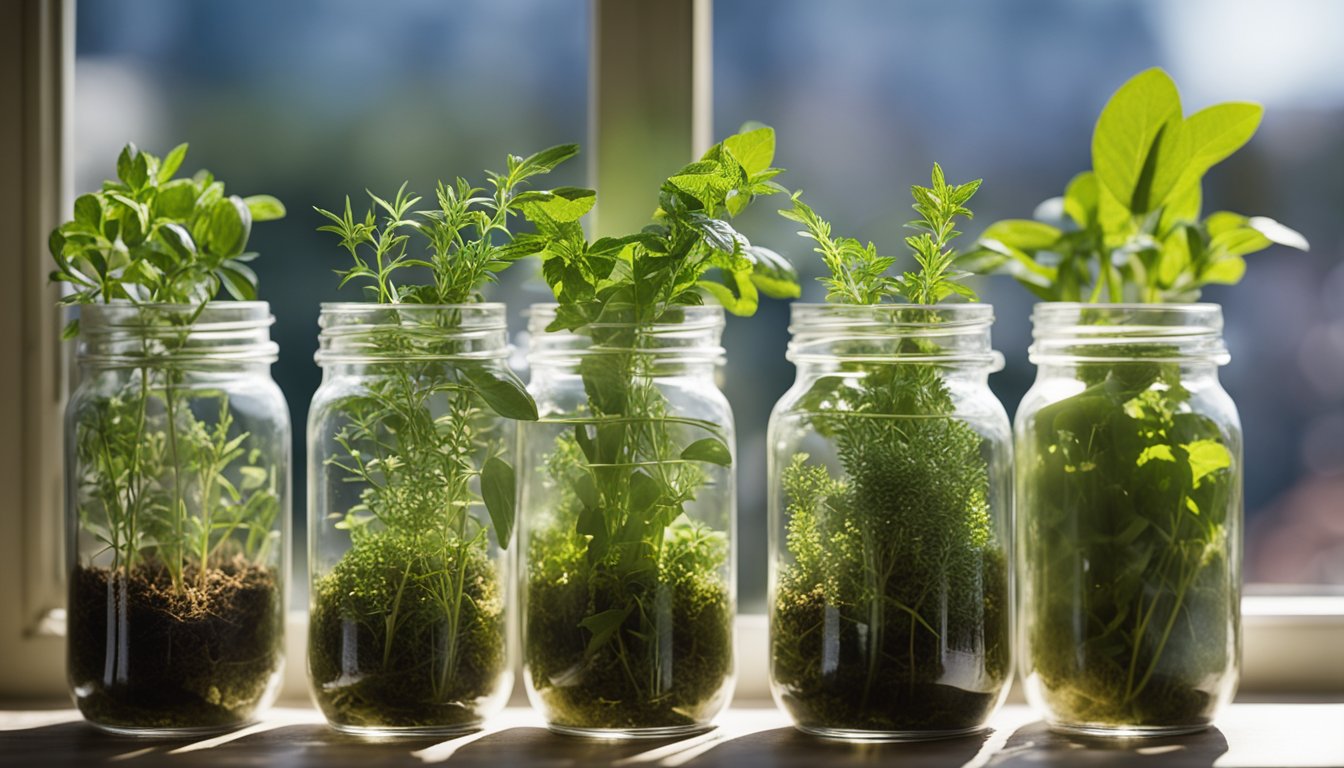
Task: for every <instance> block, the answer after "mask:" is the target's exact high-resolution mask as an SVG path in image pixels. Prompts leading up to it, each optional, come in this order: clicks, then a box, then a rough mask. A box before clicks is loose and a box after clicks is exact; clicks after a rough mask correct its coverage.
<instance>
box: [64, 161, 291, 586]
mask: <svg viewBox="0 0 1344 768" xmlns="http://www.w3.org/2000/svg"><path fill="white" fill-rule="evenodd" d="M186 153H187V145H186V144H180V145H178V146H177V147H175V148H174V149H173V150H172V151H171V152H169V153H168V155H167V156H166V157H164V158H163V159H162V160H160V159H159V158H158V157H156V156H154V155H152V154H150V153H148V152H143V151H140V150H138V149H137V148H136V147H135V145H134V144H127V145H126V147H125V148H124V149H123V150H122V152H121V154H120V156H119V157H118V158H117V177H118V179H117V180H116V181H105V182H103V186H102V189H101V190H99V191H97V192H93V193H89V194H84V195H80V196H79V197H78V198H77V199H76V200H75V209H74V214H75V215H74V218H73V219H71V220H70V221H67V222H65V223H63V224H61V225H60V226H59V227H57V228H56V229H55V230H54V231H53V232H52V233H51V238H50V241H49V244H50V249H51V254H52V258H53V259H54V260H55V263H56V269H55V271H53V272H52V273H51V280H53V281H57V282H63V283H66V284H67V285H68V287H69V288H70V291H69V292H68V293H67V294H66V295H65V296H64V297H63V298H62V300H61V303H62V304H66V305H73V304H94V303H112V302H130V303H132V304H135V305H139V307H140V308H139V310H138V315H137V319H138V321H139V322H140V323H141V324H142V325H143V332H142V333H140V334H138V336H137V337H136V338H133V339H132V341H138V342H139V349H137V350H133V351H130V352H127V354H129V355H131V356H135V357H138V358H139V361H140V362H139V364H138V365H137V366H135V367H132V368H130V369H128V371H129V372H128V373H125V374H119V375H118V376H115V377H111V378H109V379H108V380H107V381H108V382H110V383H111V384H112V385H113V386H114V388H115V391H113V392H111V393H104V392H98V393H95V394H93V395H90V396H87V397H85V398H84V399H83V400H81V401H80V402H79V403H78V406H77V411H76V413H75V414H74V417H73V422H74V424H75V430H76V433H75V434H76V441H75V447H74V450H75V455H76V462H77V464H76V479H75V485H76V501H75V505H76V508H77V512H78V514H79V519H80V522H81V526H82V528H83V529H84V530H85V531H86V532H87V533H89V534H90V535H92V536H93V537H94V538H95V539H96V540H97V541H98V542H100V543H101V544H102V545H103V547H104V549H103V550H101V551H98V552H95V553H94V554H93V556H92V558H91V559H92V560H93V561H97V562H107V563H109V564H110V566H111V568H112V569H113V570H114V571H120V572H130V571H132V570H134V569H136V568H137V567H140V566H143V565H146V564H149V565H152V566H153V567H163V568H166V569H167V571H168V572H169V573H170V574H171V582H172V584H173V586H174V589H175V591H178V592H181V591H182V590H183V589H185V588H186V587H187V586H188V585H187V584H186V580H185V579H184V576H183V574H184V573H185V571H186V569H187V567H188V565H189V564H191V563H194V564H195V573H196V574H197V579H196V581H197V582H198V583H197V584H196V586H197V588H200V587H201V586H202V585H203V584H204V583H205V580H206V579H207V576H208V573H209V571H210V569H211V568H212V567H214V566H215V565H216V564H217V563H220V562H224V561H228V560H230V559H231V558H233V557H234V556H235V555H236V554H239V553H240V552H241V553H242V554H243V555H244V556H245V557H246V558H248V559H249V560H252V561H261V560H264V559H265V558H266V556H267V555H268V552H269V547H270V546H271V544H272V543H273V539H274V537H275V535H276V534H275V532H274V531H273V530H272V528H273V527H274V522H275V520H276V516H277V514H278V513H279V495H278V491H277V483H278V480H277V472H276V468H275V466H273V464H272V463H271V461H270V457H268V456H265V455H263V453H262V451H261V449H260V448H258V447H256V446H255V445H252V444H251V443H253V442H254V441H252V440H250V437H251V436H250V434H249V433H248V432H245V431H240V430H238V429H236V428H235V427H234V419H233V414H232V412H231V411H230V409H229V399H228V396H227V394H226V393H224V392H221V391H218V390H215V389H210V388H206V389H201V388H199V387H197V386H195V385H191V386H188V384H187V377H188V374H187V373H186V372H185V371H184V370H182V369H181V368H180V367H178V366H176V365H173V364H171V362H170V360H171V357H172V355H173V354H174V353H175V352H177V351H178V350H180V349H181V348H182V347H183V346H184V345H185V344H186V343H187V339H188V336H189V334H190V332H191V328H192V326H193V324H194V323H195V321H196V319H197V318H198V317H199V314H200V312H201V310H202V309H203V308H204V305H205V302H207V301H209V300H210V299H212V298H213V297H214V296H215V294H217V293H218V292H219V290H220V288H221V286H222V287H223V288H224V289H225V290H226V291H227V292H228V293H229V294H230V295H231V296H232V297H233V298H236V299H240V300H241V299H252V298H255V297H256V282H257V278H256V274H255V273H253V272H252V270H251V269H250V268H249V267H248V266H247V265H246V263H245V262H248V261H250V260H252V259H253V258H255V256H256V254H255V253H248V252H246V248H247V241H248V237H249V235H250V233H251V229H252V222H253V221H266V220H269V219H277V218H280V217H282V216H284V214H285V209H284V206H283V205H281V204H280V202H279V201H278V200H276V199H275V198H273V197H270V196H269V195H256V196H252V197H247V198H240V197H238V196H237V195H227V196H226V195H225V193H224V183H223V182H222V181H219V180H217V179H215V178H214V176H213V175H211V174H210V173H209V172H208V171H200V172H198V173H197V174H196V175H194V176H192V177H191V178H174V174H176V173H177V171H178V169H179V168H180V167H181V165H182V161H183V159H184V158H185V157H186ZM156 304H169V305H179V307H178V309H180V308H181V306H182V305H185V306H187V307H190V305H199V306H197V307H195V309H194V310H193V311H185V312H184V311H178V309H175V308H173V307H167V308H159V307H155V306H149V305H156ZM78 329H79V326H78V321H74V322H71V323H70V324H69V326H67V328H66V334H67V336H73V335H74V334H76V333H77V332H78ZM211 412H213V415H212V416H207V415H206V414H208V413H211Z"/></svg>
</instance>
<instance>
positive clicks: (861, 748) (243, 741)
mask: <svg viewBox="0 0 1344 768" xmlns="http://www.w3.org/2000/svg"><path fill="white" fill-rule="evenodd" d="M1341 723H1344V700H1340V699H1336V700H1335V701H1333V702H1326V701H1315V702H1312V703H1252V702H1238V703H1236V704H1234V705H1232V706H1231V707H1230V708H1229V709H1228V711H1227V712H1226V713H1225V714H1224V716H1223V717H1222V718H1221V719H1220V721H1219V723H1218V727H1217V728H1213V729H1210V730H1208V731H1205V732H1204V733H1201V734H1196V735H1192V736H1184V737H1176V738H1169V739H1163V740H1158V741H1143V742H1129V743H1124V744H1121V743H1109V744H1108V743H1100V742H1097V741H1088V742H1086V743H1084V742H1082V741H1076V740H1070V739H1067V738H1065V737H1062V736H1058V735H1055V734H1052V733H1050V732H1049V731H1048V730H1046V728H1045V726H1044V724H1042V723H1041V722H1040V721H1039V720H1037V719H1036V717H1035V716H1034V715H1033V714H1032V712H1031V711H1030V710H1029V709H1027V708H1026V707H1024V706H1021V705H1010V706H1007V707H1004V709H1003V710H1002V711H1001V712H1000V713H999V714H998V715H997V716H996V717H995V718H994V720H993V721H991V726H992V729H991V730H990V731H989V732H987V733H985V734H983V735H978V736H973V737H966V738H962V739H952V740H947V741H938V742H917V743H906V744H869V745H859V744H845V743H840V742H831V741H825V740H821V739H815V738H811V737H808V736H804V735H802V734H800V733H798V732H797V731H795V730H794V729H793V728H791V727H790V726H789V722H788V719H787V717H786V716H785V715H784V714H783V713H782V712H780V711H778V710H776V709H774V708H772V707H768V706H767V705H765V704H758V705H756V706H754V707H752V706H742V707H735V708H733V709H731V710H730V711H728V712H727V713H725V715H724V716H723V717H721V718H720V724H719V727H718V728H717V729H716V730H714V731H711V732H709V733H707V734H702V735H700V736H695V737H691V738H688V739H683V740H673V741H669V740H660V741H650V742H614V743H604V742H600V741H588V740H581V739H574V738H570V737H564V736H556V735H553V734H551V733H549V732H548V731H546V730H545V729H544V727H543V726H542V722H541V719H540V718H539V717H538V716H537V715H536V713H534V712H532V711H531V710H529V709H527V708H523V707H511V708H509V709H507V710H505V711H504V713H502V714H501V715H500V716H499V717H497V718H495V719H494V720H493V721H492V722H491V725H490V727H489V728H488V729H486V730H484V731H481V732H478V733H475V734H471V735H468V736H464V737H460V738H457V739H452V740H449V741H441V740H435V739H425V738H413V739H395V740H393V739H388V740H379V741H375V740H367V739H360V738H357V737H352V736H344V735H342V734H338V733H336V732H334V731H332V730H330V729H329V728H327V727H326V725H325V724H324V723H323V722H322V718H321V716H320V715H319V714H318V713H317V712H316V711H315V710H312V709H309V708H278V709H275V710H272V712H271V713H270V714H269V715H268V716H267V717H266V718H265V719H264V720H263V721H262V722H260V723H258V724H256V725H253V726H249V727H247V728H243V729H241V730H238V731H235V732H232V733H229V734H225V735H223V736H217V737H214V738H209V739H188V740H176V741H142V740H135V739H127V738H121V737H115V736H109V735H105V734H103V733H101V732H99V731H97V730H96V729H94V728H93V727H92V726H89V725H87V724H86V723H84V722H83V721H81V720H80V719H79V715H78V713H76V712H75V711H74V710H69V709H62V710H45V711H42V710H29V711H19V710H10V711H0V755H4V756H5V757H13V758H15V759H16V762H17V763H20V764H27V765H31V764H42V765H46V766H53V767H54V766H63V765H89V764H94V763H101V762H113V761H115V762H126V763H127V764H128V765H133V766H159V765H163V766H181V765H226V764H227V765H274V766H300V765H320V766H324V768H327V767H329V768H341V767H342V766H366V765H371V764H377V765H408V766H410V765H426V764H434V763H443V762H445V761H449V759H450V758H451V764H452V765H455V766H467V767H470V766H482V768H485V767H486V766H488V767H489V768H498V766H520V768H526V766H529V765H538V766H540V765H612V766H627V767H631V768H639V767H640V766H669V767H672V766H692V767H694V766H734V768H746V767H747V766H757V765H760V766H767V765H769V766H774V765H778V766H814V765H827V766H846V765H860V764H870V763H890V764H897V763H899V764H900V765H902V766H905V767H906V768H917V767H918V766H985V765H989V764H991V763H992V764H994V765H995V766H1019V765H1020V766H1025V765H1141V764H1160V765H1163V766H1220V767H1221V766H1267V765H1275V766H1331V765H1344V730H1341V728H1340V724H1341ZM4 762H9V761H4Z"/></svg>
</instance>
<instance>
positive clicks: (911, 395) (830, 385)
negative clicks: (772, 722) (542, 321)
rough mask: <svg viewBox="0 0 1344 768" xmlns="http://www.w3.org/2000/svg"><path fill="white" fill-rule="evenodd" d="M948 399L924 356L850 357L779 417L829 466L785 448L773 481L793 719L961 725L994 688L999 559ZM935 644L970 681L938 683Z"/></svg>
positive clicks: (929, 727)
mask: <svg viewBox="0 0 1344 768" xmlns="http://www.w3.org/2000/svg"><path fill="white" fill-rule="evenodd" d="M851 365H853V364H851ZM954 412H955V408H954V405H953V402H952V400H951V396H950V394H949V392H948V389H947V386H946V384H945V382H944V380H943V373H942V372H941V371H939V370H938V369H937V368H935V367H933V366H929V365H921V364H912V363H904V364H902V363H891V364H872V363H865V364H863V365H862V366H859V367H856V369H855V370H850V371H847V372H846V373H845V374H844V375H839V376H828V377H825V378H822V379H820V380H819V381H818V382H817V383H816V384H815V385H814V386H813V387H812V388H811V389H810V390H809V391H808V392H807V394H806V395H805V396H804V397H803V399H802V400H801V401H800V402H799V403H798V405H797V409H796V413H798V414H799V416H798V418H801V419H803V420H804V421H805V425H802V426H798V427H794V426H792V425H790V426H789V427H786V428H810V429H812V430H815V431H816V432H817V433H818V434H820V435H822V436H824V437H826V438H828V439H829V440H830V442H831V444H832V445H834V447H835V451H836V456H837V458H838V461H839V464H840V467H841V469H842V470H843V474H842V475H840V476H838V477H833V476H832V475H831V473H830V471H829V470H828V469H827V467H826V466H824V465H820V464H809V463H808V460H809V456H808V455H807V454H797V455H795V456H794V457H793V458H792V459H791V460H790V462H789V463H788V465H787V466H786V467H785V468H784V470H783V472H782V475H781V479H780V482H781V483H782V488H783V491H784V497H785V498H786V499H787V504H788V508H787V514H788V518H787V520H788V522H787V533H786V541H785V546H786V549H787V551H788V554H789V556H790V557H791V562H788V563H786V564H785V565H783V567H782V568H781V569H780V575H779V581H778V584H777V587H776V593H775V603H774V605H773V616H772V628H771V637H772V659H771V661H772V671H773V675H774V680H775V682H776V684H777V685H779V686H780V687H781V689H782V691H783V692H784V693H783V697H784V702H785V706H786V708H788V709H789V710H790V712H791V713H792V714H793V715H794V717H795V719H796V720H797V721H798V723H799V724H800V725H802V726H803V727H805V728H809V727H810V728H825V729H844V730H872V731H887V732H893V731H895V732H900V731H945V732H951V731H961V730H966V729H971V728H975V727H978V726H979V725H980V724H981V723H983V722H984V720H985V718H986V717H988V716H989V714H990V713H991V712H992V710H993V707H994V706H995V704H996V703H997V701H998V687H999V686H1001V685H1002V684H1003V683H1004V681H1005V680H1006V676H1007V674H1008V666H1009V663H1008V661H1009V656H1008V653H1009V650H1008V649H1009V646H1008V610H1009V606H1008V593H1007V565H1006V557H1005V555H1004V551H1003V545H1002V544H1001V543H1000V542H999V541H998V540H997V538H996V537H995V535H994V530H993V525H992V521H991V517H990V500H989V478H988V468H987V465H986V463H985V459H984V457H983V455H982V447H981V446H982V444H983V442H984V441H983V438H981V436H980V435H979V434H978V433H977V432H976V431H975V429H973V428H972V427H971V426H970V425H968V424H967V423H966V422H964V421H962V420H960V419H958V418H957V417H956V416H955V415H954ZM949 650H953V651H956V652H957V653H956V654H954V656H957V657H964V658H965V659H967V660H968V661H966V662H964V663H967V664H969V665H970V666H971V668H972V669H973V670H974V672H975V679H978V680H980V681H981V684H982V685H983V687H979V686H977V687H975V688H962V687H959V686H958V685H957V684H955V683H952V682H948V678H949V677H951V675H950V670H949V666H948V665H949V659H950V658H953V657H949V655H948V651H949Z"/></svg>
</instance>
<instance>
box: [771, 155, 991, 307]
mask: <svg viewBox="0 0 1344 768" xmlns="http://www.w3.org/2000/svg"><path fill="white" fill-rule="evenodd" d="M931 184H932V186H929V187H921V186H919V185H914V186H912V187H910V194H911V195H912V196H913V197H914V199H915V202H914V205H913V206H912V207H913V208H914V209H915V211H916V212H917V213H919V216H920V217H919V218H918V219H915V220H914V221H911V222H909V223H907V224H906V226H907V227H909V228H910V229H914V230H917V231H918V232H919V234H915V235H911V236H909V237H907V238H905V244H906V245H907V246H909V248H910V250H911V251H912V253H913V254H914V258H915V262H916V263H917V264H918V265H919V271H917V272H905V273H904V274H901V275H899V276H894V275H891V274H889V272H890V270H891V268H892V267H893V266H894V265H895V264H896V259H895V258H894V257H890V256H880V255H878V253H877V247H876V246H875V245H873V244H872V243H871V242H869V243H868V244H867V245H864V244H862V243H861V242H859V241H858V240H855V239H854V238H852V237H841V238H834V237H832V236H831V224H830V222H828V221H826V220H824V219H822V218H821V217H820V216H818V215H817V214H816V212H815V211H813V210H812V208H810V207H809V206H808V205H807V203H804V202H803V201H802V198H801V195H800V194H799V193H795V194H794V195H793V208H792V209H785V210H782V211H780V212H779V213H780V215H781V216H783V217H785V218H787V219H790V220H793V221H796V222H798V223H800V224H802V225H803V226H804V227H806V229H805V230H803V231H801V232H799V233H798V234H800V235H802V236H803V237H807V238H810V239H812V240H814V241H816V243H817V247H816V248H815V249H814V250H815V251H816V252H817V253H819V254H821V258H822V260H823V261H824V262H825V263H826V266H827V268H828V269H830V271H831V274H830V276H829V277H821V278H818V279H819V281H820V282H821V284H822V285H824V286H826V300H827V301H830V302H835V303H838V304H880V303H882V302H883V301H885V300H887V299H892V298H903V299H905V300H906V301H909V302H910V303H912V304H937V303H938V302H940V301H942V300H943V299H946V298H947V297H949V296H951V295H953V294H955V295H957V296H961V297H963V298H966V299H970V300H971V301H975V300H976V298H977V297H976V295H975V291H973V290H971V288H970V287H969V286H967V285H965V284H963V283H962V282H960V281H961V280H963V279H965V278H966V277H968V276H969V275H970V273H969V272H966V271H964V270H961V269H956V268H954V264H955V262H956V259H957V253H956V251H955V250H953V249H952V248H951V245H950V244H951V242H952V240H954V239H956V238H957V236H958V235H960V234H961V233H960V232H958V231H957V230H956V228H955V226H956V219H957V217H959V216H964V217H965V218H967V219H969V218H971V215H972V214H971V210H970V209H969V208H967V207H966V203H968V202H969V201H970V199H971V197H972V196H973V195H974V194H975V192H976V190H978V189H979V188H980V179H976V180H975V181H971V182H967V183H966V184H948V183H947V180H946V179H945V178H944V176H943V169H942V167H941V166H939V165H938V164H937V163H934V165H933V174H932V178H931Z"/></svg>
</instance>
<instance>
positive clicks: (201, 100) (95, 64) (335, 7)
mask: <svg viewBox="0 0 1344 768" xmlns="http://www.w3.org/2000/svg"><path fill="white" fill-rule="evenodd" d="M76 24H77V28H76V51H77V58H76V65H75V115H74V157H75V184H76V189H79V190H84V189H91V188H94V187H96V186H97V185H98V184H99V183H100V182H101V181H102V179H104V178H107V177H109V176H112V175H113V172H114V164H115V163H114V161H115V159H116V156H117V152H118V151H119V150H120V148H121V145H122V144H123V143H124V142H126V141H128V140H131V141H135V142H136V143H137V144H139V145H140V146H142V147H145V148H146V149H149V150H150V151H152V152H154V153H155V154H159V155H162V154H163V153H165V152H167V151H168V150H169V149H170V148H171V147H172V146H173V145H175V144H176V143H178V142H180V141H189V142H190V143H191V151H190V152H189V154H188V156H187V162H186V164H185V165H184V171H186V172H191V171H194V170H195V169H197V168H209V169H210V170H211V171H213V172H214V173H215V174H216V175H217V176H218V177H220V178H222V179H223V180H225V181H226V182H227V184H228V186H229V189H230V191H232V192H237V193H239V194H244V195H246V194H256V193H269V194H273V195H275V196H277V197H279V198H280V199H281V200H282V201H284V203H285V204H286V205H287V206H288V209H289V215H288V216H287V217H286V218H285V219H283V220H281V221H278V222H271V223H266V224H261V225H258V226H257V227H256V229H255V231H254V232H253V237H252V240H251V244H250V245H251V247H252V249H253V250H256V251H259V252H260V253H261V254H262V255H261V258H260V259H258V260H257V261H256V262H253V266H255V267H256V269H257V272H258V274H259V275H260V279H261V289H260V293H261V298H262V299H265V300H267V301H270V302H271V307H272V310H273V312H274V314H275V316H276V321H277V322H276V324H275V326H274V328H273V329H272V332H273V334H274V338H275V339H276V341H277V342H279V344H280V349H281V358H280V361H279V362H278V363H277V364H276V366H275V368H274V376H275V378H276V380H277V381H278V382H279V383H280V386H281V387H282V388H283V389H284V391H285V394H286V396H287V397H288V399H289V405H290V411H291V413H292V416H293V423H294V433H295V439H294V451H295V454H294V465H293V466H294V496H293V498H294V510H295V517H294V526H293V529H292V530H293V537H292V541H293V545H294V553H295V560H294V565H295V571H294V572H295V573H296V574H299V575H300V576H299V578H296V579H294V580H293V583H294V592H292V593H291V595H292V598H293V605H295V606H302V605H304V604H305V603H306V599H305V597H304V595H305V593H306V590H307V581H306V579H304V578H303V577H302V574H303V573H305V567H306V566H305V563H306V559H305V545H306V540H307V533H306V531H307V523H306V520H305V509H306V506H305V505H306V501H305V494H304V491H305V489H304V485H305V476H304V467H305V460H306V457H305V456H304V441H303V434H304V427H305V423H306V419H307V411H308V402H309V399H310V398H311V397H312V394H313V390H314V389H316V387H317V384H318V381H319V379H320V373H319V371H318V368H317V366H316V365H315V364H314V363H313V352H314V351H315V350H316V349H317V310H318V303H319V302H321V301H330V300H335V299H339V298H346V299H357V298H359V293H358V290H357V289H356V288H353V287H352V288H348V289H347V290H345V291H344V292H338V291H337V290H336V284H337V281H338V278H337V277H336V275H334V274H333V273H332V270H333V269H336V268H343V267H345V266H346V260H347V259H348V256H347V255H346V254H345V252H344V251H342V250H340V249H339V247H338V245H337V243H336V240H335V239H334V237H333V236H331V235H328V234H325V233H322V234H319V233H317V232H315V231H314V229H315V228H316V227H317V226H319V225H320V224H321V223H322V221H321V220H320V217H318V215H317V214H316V213H314V212H313V209H312V206H314V205H319V206H321V207H324V208H337V207H338V206H340V205H342V202H343V199H344V196H345V195H346V194H349V195H350V196H351V197H352V198H353V201H354V204H355V206H356V209H357V210H360V209H361V206H363V205H364V204H365V203H366V202H367V199H366V198H364V197H363V196H364V192H363V190H364V188H365V187H368V188H369V189H371V190H373V191H375V192H376V193H378V194H380V195H385V196H387V195H392V194H394V193H395V192H396V189H397V187H398V186H399V185H400V184H401V182H402V181H403V180H409V181H410V186H411V188H412V189H414V190H417V191H419V192H420V193H421V194H428V195H432V194H433V184H434V181H435V179H439V178H445V179H451V178H452V177H453V176H456V175H459V174H460V175H463V176H466V177H468V178H470V179H471V180H472V181H474V182H482V181H483V178H482V174H481V170H482V169H483V168H500V167H502V166H503V163H504V156H505V154H506V153H509V152H514V153H526V152H532V151H535V150H537V149H541V148H543V147H546V146H549V145H551V144H558V143H562V142H581V141H582V140H583V139H584V136H585V135H586V124H587V118H586V115H587V87H588V86H587V77H588V75H587V73H588V4H587V1H586V0H546V1H545V2H541V1H539V0H532V1H529V0H508V1H506V2H501V0H471V1H470V2H468V1H466V0H456V1H455V2H441V1H440V0H378V2H368V1H367V0H321V1H320V2H319V1H317V0H301V1H299V2H288V1H287V2H275V0H206V1H202V2H179V1H178V0H98V1H97V2H85V3H80V4H79V7H78V13H77V22H76ZM550 180H551V181H553V182H554V183H555V184H557V185H560V184H582V183H583V181H584V168H583V163H582V162H572V163H570V164H569V165H568V166H567V167H564V168H562V169H560V170H559V171H557V172H556V174H554V175H553V176H552V177H551V179H550ZM548 297H549V293H548V292H547V290H546V287H545V285H544V283H541V282H540V281H539V280H531V279H529V275H528V274H526V271H525V270H523V269H519V270H515V271H513V272H510V273H506V276H505V280H504V281H503V283H502V284H501V285H500V286H497V287H496V288H495V289H493V291H492V298H495V299H499V300H503V301H507V302H509V304H510V306H511V308H512V309H513V310H514V311H513V313H512V314H513V318H512V320H513V321H514V322H516V321H517V320H518V319H519V318H520V317H521V310H522V309H523V308H524V307H525V306H526V305H527V304H528V303H530V302H533V301H540V300H545V299H546V298H548Z"/></svg>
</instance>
